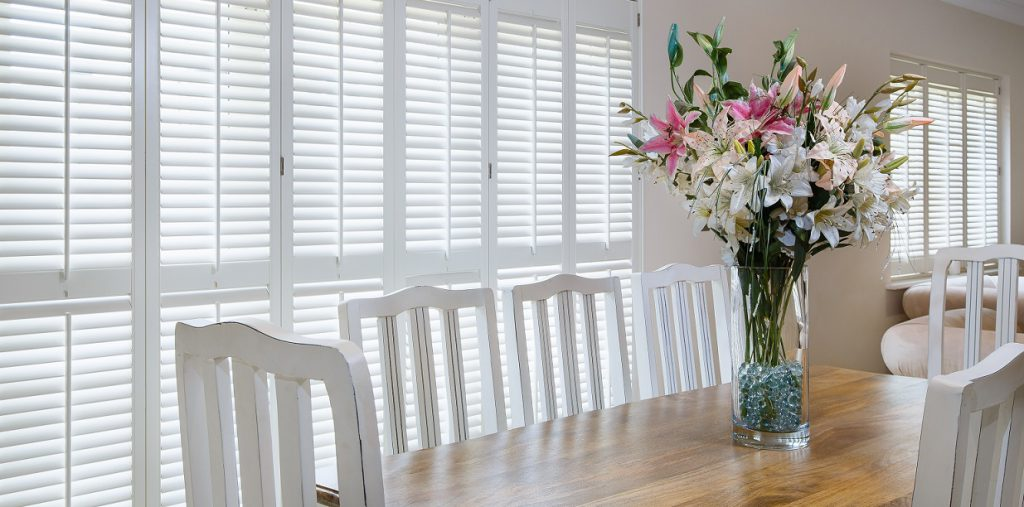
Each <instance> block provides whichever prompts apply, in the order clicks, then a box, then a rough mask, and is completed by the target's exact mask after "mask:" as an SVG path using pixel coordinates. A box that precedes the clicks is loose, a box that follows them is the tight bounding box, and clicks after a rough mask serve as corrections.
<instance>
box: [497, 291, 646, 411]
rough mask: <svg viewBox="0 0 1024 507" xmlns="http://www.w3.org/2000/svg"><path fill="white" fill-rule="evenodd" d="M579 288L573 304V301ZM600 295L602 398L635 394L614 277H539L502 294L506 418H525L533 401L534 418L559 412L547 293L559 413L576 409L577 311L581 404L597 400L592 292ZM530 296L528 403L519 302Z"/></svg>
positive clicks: (594, 405) (595, 404)
mask: <svg viewBox="0 0 1024 507" xmlns="http://www.w3.org/2000/svg"><path fill="white" fill-rule="evenodd" d="M575 295H578V296H579V305H578V306H579V308H578V309H579V311H578V312H577V305H576V303H575V301H576V296H575ZM598 295H602V296H603V298H604V302H605V308H604V310H605V319H606V324H605V331H606V332H605V340H606V344H607V350H608V358H607V359H608V365H609V367H608V371H609V376H610V377H611V378H610V379H607V380H608V382H609V384H610V392H609V393H608V394H610V396H609V398H610V401H611V403H612V404H613V405H619V404H622V403H628V402H630V401H633V399H634V397H635V394H634V393H635V389H636V386H635V385H634V384H633V380H632V378H633V376H631V375H630V371H629V361H628V354H627V348H626V330H625V321H624V319H623V310H622V286H621V282H620V281H619V279H618V278H617V277H614V276H613V277H607V278H584V277H582V276H576V275H568V274H561V275H555V276H553V277H551V278H548V279H546V280H542V281H540V282H536V283H530V284H525V285H517V286H515V287H513V288H512V289H511V290H508V291H506V293H505V295H504V304H505V313H504V315H505V326H506V332H505V336H506V344H505V345H506V349H507V357H508V376H509V393H510V396H511V400H512V401H511V403H512V424H513V426H522V425H529V424H533V423H534V422H535V421H536V419H537V412H538V408H539V413H540V419H541V420H551V419H555V418H557V417H559V414H558V398H557V397H556V393H557V391H558V390H559V388H558V387H557V386H556V385H555V378H554V375H555V374H554V357H555V356H554V354H555V352H554V351H553V346H552V345H553V344H552V337H551V334H552V333H551V326H550V319H549V317H548V300H550V299H552V298H554V308H555V313H556V321H557V329H558V342H557V349H558V358H559V363H558V364H559V373H560V380H561V386H560V390H561V398H562V406H563V414H562V415H563V416H569V415H575V414H578V413H580V412H581V411H582V410H583V401H582V400H581V396H582V395H581V382H580V369H579V359H578V357H579V355H578V352H577V351H578V349H577V339H576V329H577V320H576V319H577V313H578V314H579V320H580V321H581V323H580V326H579V327H580V329H581V330H582V340H581V341H582V344H583V354H582V357H583V359H584V361H585V362H586V372H587V382H588V386H589V388H588V391H589V399H588V408H589V409H590V410H598V409H602V408H604V407H605V394H606V391H605V387H604V386H605V380H606V379H604V378H602V373H601V360H602V359H601V355H600V341H599V340H600V339H601V338H600V337H599V336H598V330H599V326H598V320H597V313H598V312H597V299H596V298H597V296H598ZM527 302H529V303H530V304H531V313H532V317H533V322H532V324H533V325H532V327H533V340H534V343H533V349H534V353H535V360H534V363H535V365H536V366H535V368H536V369H537V372H536V375H537V384H536V387H537V396H538V399H537V404H538V405H539V407H538V406H537V405H535V404H534V398H533V395H534V393H533V389H532V388H531V385H532V384H531V382H530V365H529V359H528V353H527V351H528V345H527V340H528V338H527V332H526V319H525V311H524V305H525V304H526V303H527Z"/></svg>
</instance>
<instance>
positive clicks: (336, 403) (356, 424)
mask: <svg viewBox="0 0 1024 507" xmlns="http://www.w3.org/2000/svg"><path fill="white" fill-rule="evenodd" d="M174 334H175V337H174V344H175V358H176V363H177V364H176V367H177V374H178V410H179V415H180V421H181V441H182V442H181V443H182V451H183V453H184V466H185V470H184V472H185V490H186V493H187V499H188V502H187V503H188V504H189V505H193V506H207V505H227V506H237V505H241V504H242V503H244V504H245V505H247V506H248V505H276V503H277V492H276V488H277V487H280V489H281V491H280V497H281V501H282V503H283V504H284V505H307V506H313V505H316V479H315V470H314V465H313V422H312V407H311V405H310V391H309V382H310V380H320V381H323V383H324V385H325V387H326V388H327V396H328V398H329V400H330V404H331V414H332V416H333V419H334V438H335V446H336V452H337V458H338V462H337V463H338V464H337V474H338V485H339V488H338V491H339V493H340V496H341V499H342V504H347V505H383V504H384V484H383V479H382V475H381V459H380V447H379V444H378V440H377V421H376V417H375V412H374V409H373V391H372V388H371V386H370V373H369V370H368V369H367V366H366V361H365V359H364V358H363V354H362V352H361V351H360V350H359V348H358V347H356V346H355V344H353V343H351V342H348V341H341V340H331V341H326V340H319V341H316V340H311V339H309V338H306V337H303V336H299V335H296V334H293V333H289V332H287V331H284V330H282V329H279V328H277V327H274V326H272V325H270V324H267V323H265V322H258V321H246V322H220V323H215V324H214V323H206V322H179V323H178V325H177V327H176V328H175V333H174ZM269 376H273V383H272V384H271V382H270V379H269V378H268V377H269ZM271 386H273V396H274V398H275V400H276V416H277V424H276V434H273V435H272V433H271V432H272V431H274V429H273V428H274V427H275V425H274V424H273V423H272V422H271V417H272V415H271V414H272V411H271V405H270V397H271ZM232 395H233V397H234V407H232ZM232 408H234V410H232ZM236 416H237V421H236V420H235V417H236ZM236 423H237V426H236ZM236 438H237V442H238V448H237V450H236V448H235V441H236ZM275 443H276V444H277V445H276V447H275V445H274V444H275ZM236 451H237V453H238V463H237V464H236V462H235V453H236ZM275 461H276V463H275ZM275 465H276V466H275ZM236 466H238V469H239V471H240V473H241V484H239V481H238V479H239V477H238V476H237V474H236V471H235V470H236ZM275 469H276V470H279V473H280V477H279V480H278V478H277V477H276V476H275ZM239 486H240V487H241V498H239Z"/></svg>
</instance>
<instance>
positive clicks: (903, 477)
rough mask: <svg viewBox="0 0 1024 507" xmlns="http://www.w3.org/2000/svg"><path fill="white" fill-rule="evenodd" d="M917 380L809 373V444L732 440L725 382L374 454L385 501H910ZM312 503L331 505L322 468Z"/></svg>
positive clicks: (328, 477) (920, 400)
mask: <svg viewBox="0 0 1024 507" xmlns="http://www.w3.org/2000/svg"><path fill="white" fill-rule="evenodd" d="M926 385H927V384H926V381H925V380H923V379H916V378H908V377H896V376H891V375H879V374H874V373H866V372H859V371H853V370H845V369H839V368H831V367H815V368H813V369H812V372H811V444H810V446H809V447H807V448H805V449H801V450H798V451H758V450H754V449H749V448H745V447H741V446H738V445H735V444H733V443H732V438H731V433H730V432H731V428H732V426H731V424H730V418H731V393H730V387H731V386H730V385H722V386H717V387H711V388H707V389H701V390H696V391H689V392H685V393H680V394H675V395H671V396H664V397H660V398H654V399H649V400H644V401H639V402H635V403H631V404H628V405H623V406H619V407H614V408H610V409H606V410H602V411H598V412H587V413H583V414H580V415H578V416H574V417H569V418H565V419H559V420H556V421H550V422H545V423H540V424H536V425H533V426H530V427H526V428H516V429H513V430H509V431H505V432H502V433H498V434H494V435H489V436H486V437H482V438H477V439H473V440H469V441H465V442H460V443H457V444H451V445H443V446H440V447H436V448H433V449H428V450H422V451H414V452H410V453H407V454H401V455H396V456H385V457H384V463H383V465H384V491H385V498H386V501H387V503H388V504H392V505H405V504H432V505H505V504H515V505H529V504H533V505H540V504H544V505H550V504H555V505H580V504H591V505H637V504H643V505H673V504H687V505H772V504H799V505H909V504H910V495H911V493H912V491H913V487H914V471H915V467H916V463H917V448H918V439H919V436H920V431H921V416H922V413H923V411H924V397H925V389H926ZM317 478H318V482H320V485H319V486H318V498H319V499H320V501H321V502H323V503H326V504H328V505H331V504H334V505H337V500H336V498H337V497H336V496H333V494H332V493H333V492H334V490H335V487H334V481H335V480H336V479H333V470H321V471H318V473H317Z"/></svg>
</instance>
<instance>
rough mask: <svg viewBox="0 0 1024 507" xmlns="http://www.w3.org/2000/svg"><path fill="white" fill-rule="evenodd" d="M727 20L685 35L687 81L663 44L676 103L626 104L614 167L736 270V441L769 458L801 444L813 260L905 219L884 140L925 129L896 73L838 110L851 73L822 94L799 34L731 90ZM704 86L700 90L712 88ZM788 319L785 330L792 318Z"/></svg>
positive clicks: (677, 51) (903, 192) (675, 51)
mask: <svg viewBox="0 0 1024 507" xmlns="http://www.w3.org/2000/svg"><path fill="white" fill-rule="evenodd" d="M723 26H724V19H723V22H722V23H719V25H718V26H717V28H716V29H715V31H714V33H713V34H703V33H697V32H689V35H690V37H691V38H692V39H693V40H694V41H695V42H696V43H697V45H698V46H699V47H700V49H701V50H702V51H703V53H704V54H705V55H707V57H708V58H709V59H710V66H709V68H708V69H707V70H704V69H698V70H696V71H695V72H694V73H693V75H692V76H691V77H690V78H689V79H688V80H687V81H686V82H685V83H684V82H680V79H679V76H678V73H677V69H679V67H680V66H681V65H682V63H683V47H682V45H681V44H680V43H679V38H678V28H677V26H676V25H675V24H673V25H672V26H671V29H670V31H669V38H668V59H669V78H670V82H671V88H672V95H673V96H672V98H670V99H669V100H668V104H667V105H666V110H665V116H664V117H663V118H659V117H657V116H655V115H653V114H651V115H647V114H644V113H643V112H641V111H638V110H637V109H635V108H634V107H633V106H632V105H630V104H625V103H624V104H622V109H621V111H620V113H622V114H624V115H628V116H629V118H630V119H631V121H632V122H634V123H636V124H638V127H639V128H638V129H636V130H637V131H638V132H643V134H642V135H641V136H636V135H630V136H629V140H628V141H625V140H624V141H623V142H621V143H619V144H620V146H621V149H619V150H618V151H615V152H614V153H612V156H621V157H624V158H625V162H626V164H627V165H628V166H630V167H632V168H634V169H635V170H636V171H638V172H639V173H641V174H643V175H645V176H646V177H648V178H649V179H651V180H653V181H655V182H663V183H665V184H666V186H667V187H668V190H669V192H671V193H672V194H675V195H678V196H681V197H683V198H684V199H685V202H686V203H687V204H688V207H689V211H690V214H691V217H692V218H693V221H694V227H695V229H696V230H705V231H711V232H712V233H713V234H714V235H715V236H717V237H718V238H719V239H720V240H722V242H724V247H723V257H724V258H725V261H726V264H729V265H731V266H733V267H732V269H731V282H730V285H731V292H732V296H733V304H732V314H733V319H732V322H733V324H732V326H731V327H732V329H731V332H732V338H733V346H732V349H733V371H734V375H733V386H734V387H733V389H734V414H733V420H734V421H733V422H734V431H733V435H734V438H736V439H737V440H738V441H739V442H740V443H743V444H746V445H752V446H756V447H764V448H798V447H803V446H805V445H806V444H807V442H808V439H809V435H810V433H809V429H808V428H809V426H808V420H807V413H808V410H807V399H808V396H807V395H808V392H809V391H808V385H807V355H806V349H807V335H806V333H807V331H806V329H807V315H806V295H807V291H806V269H805V265H806V262H807V260H808V259H809V258H810V257H812V256H814V255H816V254H818V253H821V252H823V251H825V250H828V249H835V248H842V247H845V246H848V245H851V244H861V245H863V244H867V243H870V242H872V241H874V240H875V239H877V238H878V237H879V236H880V235H882V234H883V233H884V232H886V231H887V230H888V229H889V227H890V226H891V225H892V223H893V220H894V217H895V215H896V214H897V213H905V212H906V211H907V210H908V208H909V206H910V199H911V198H912V197H913V195H914V190H913V189H905V188H900V187H899V186H897V185H896V183H895V182H894V181H893V178H892V177H891V176H890V175H891V173H892V172H893V171H895V170H897V169H899V167H900V166H901V165H903V164H904V163H905V162H906V161H907V157H906V156H899V157H897V156H895V155H894V154H892V153H891V152H890V151H889V150H888V148H887V146H886V144H885V138H886V135H887V134H891V133H898V132H902V131H905V130H908V129H911V128H914V127H917V126H920V125H927V124H928V123H930V122H931V120H929V119H927V118H913V117H902V116H899V115H898V114H896V111H898V110H899V109H900V108H901V107H903V106H906V105H908V104H910V103H911V102H912V101H913V100H914V99H913V98H911V97H908V96H907V94H908V92H910V91H911V90H913V89H914V88H915V87H916V86H917V85H918V83H919V82H920V81H921V80H923V79H924V78H923V77H922V76H918V75H913V74H904V75H901V76H897V77H894V78H892V79H890V80H889V81H887V82H885V83H883V84H882V85H881V86H879V87H878V88H877V89H876V90H875V91H874V93H873V94H872V95H871V96H870V97H869V98H868V99H867V100H858V99H857V98H855V97H850V98H848V99H846V100H845V101H841V100H839V99H838V96H837V93H838V89H839V86H840V84H841V83H842V80H843V77H844V74H845V72H846V66H845V65H844V66H842V67H840V68H839V69H838V70H837V71H836V72H835V73H834V74H833V75H832V77H831V78H830V79H829V80H828V81H827V82H825V83H823V82H822V80H821V79H818V78H817V77H816V75H817V70H816V69H815V70H811V71H810V72H805V69H807V68H808V66H807V62H805V61H804V60H803V59H802V58H800V57H798V56H796V54H795V43H796V35H797V32H796V31H794V32H793V33H791V34H790V35H789V36H788V37H787V38H786V39H784V40H780V41H775V42H774V45H775V52H774V56H773V59H772V66H771V69H770V71H769V72H768V74H767V75H765V76H761V77H760V79H756V80H754V81H753V82H751V83H750V85H749V86H746V87H744V86H743V85H742V84H740V83H739V82H737V81H733V80H731V79H730V76H729V73H728V56H729V54H730V53H731V52H732V50H731V49H730V48H727V47H723V46H722V32H723ZM698 80H701V81H703V82H705V83H706V86H707V87H708V89H707V91H705V90H704V88H702V87H701V85H700V83H699V82H698ZM788 315H792V316H793V319H792V321H791V322H790V323H789V325H787V316H788Z"/></svg>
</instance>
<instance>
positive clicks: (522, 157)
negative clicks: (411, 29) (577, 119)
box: [494, 13, 565, 269]
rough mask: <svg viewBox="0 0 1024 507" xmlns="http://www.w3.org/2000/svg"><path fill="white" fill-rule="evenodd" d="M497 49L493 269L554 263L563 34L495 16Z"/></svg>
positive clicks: (558, 228) (551, 25)
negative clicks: (495, 203)
mask: <svg viewBox="0 0 1024 507" xmlns="http://www.w3.org/2000/svg"><path fill="white" fill-rule="evenodd" d="M496 46H497V53H496V60H497V62H496V66H497V72H496V76H495V79H496V86H495V100H496V123H497V131H496V143H497V150H496V155H497V156H496V162H495V166H494V175H495V176H494V177H495V179H496V180H497V182H496V185H497V206H496V215H497V217H496V222H497V231H496V233H497V245H498V249H499V254H498V259H497V262H498V264H499V269H500V268H501V267H520V266H524V265H530V264H537V263H538V262H545V261H546V262H559V261H560V260H561V246H562V241H563V238H562V236H563V226H564V224H563V220H562V211H563V209H562V200H563V199H564V196H563V174H564V172H565V171H564V167H565V166H564V163H565V161H564V157H563V154H562V151H563V148H564V146H563V135H562V121H563V111H562V87H563V79H562V74H563V73H562V67H563V61H562V31H561V28H560V26H559V24H558V22H557V21H551V20H548V19H531V18H528V17H526V16H519V15H515V14H505V13H499V16H498V20H497V41H496ZM534 256H536V257H534Z"/></svg>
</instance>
